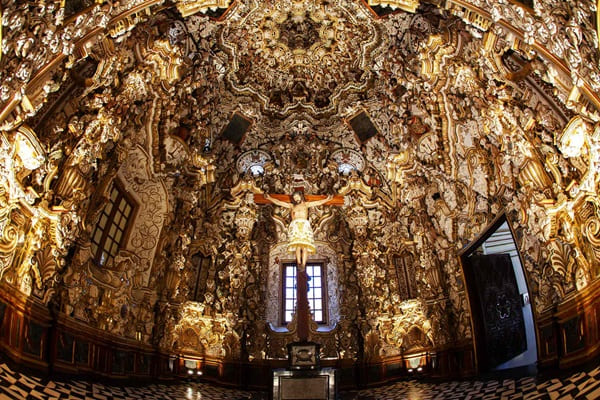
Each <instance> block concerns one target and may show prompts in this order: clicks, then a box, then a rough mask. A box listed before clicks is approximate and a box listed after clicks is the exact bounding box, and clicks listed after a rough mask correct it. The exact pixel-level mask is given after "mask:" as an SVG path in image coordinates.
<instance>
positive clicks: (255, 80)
mask: <svg viewBox="0 0 600 400" xmlns="http://www.w3.org/2000/svg"><path fill="white" fill-rule="evenodd" d="M46 3H47V4H46ZM46 3H44V4H43V5H33V4H29V3H22V4H11V5H8V6H5V9H4V10H3V12H4V17H3V19H4V21H5V22H4V32H3V35H4V38H3V55H2V59H1V60H0V63H1V65H2V69H1V71H0V74H1V77H2V79H1V81H2V84H1V86H0V100H1V101H2V111H1V114H0V123H1V125H0V129H1V130H2V132H3V133H2V153H1V155H2V159H1V160H0V161H1V163H0V168H1V169H2V171H3V174H2V176H3V177H2V178H1V181H0V182H1V183H2V188H3V189H2V192H0V194H1V195H2V203H1V204H2V207H3V208H2V210H3V211H2V213H3V214H1V215H3V217H2V218H3V219H2V221H1V222H2V225H0V226H1V227H2V229H3V230H4V231H5V236H4V238H3V239H2V241H3V242H2V243H3V246H5V248H4V250H3V251H4V252H3V253H2V254H3V255H2V256H0V257H3V258H2V259H1V260H0V261H2V264H1V267H0V277H3V279H4V280H6V281H8V282H9V283H11V284H13V285H21V286H20V287H21V290H22V291H24V292H25V293H28V294H30V295H32V296H34V297H36V298H38V299H39V301H41V302H49V301H50V300H51V299H59V300H56V301H58V303H59V304H60V307H61V310H62V311H64V312H65V313H67V314H68V315H71V316H73V317H74V318H78V319H82V320H86V321H88V322H89V323H90V324H91V325H94V326H97V327H99V328H102V329H106V330H108V331H111V332H113V333H118V334H121V335H129V336H131V337H134V336H135V331H137V332H142V333H143V335H142V337H143V340H145V341H147V342H150V341H152V340H155V341H157V342H160V345H161V346H162V347H165V348H169V347H173V346H175V347H176V346H184V347H185V346H188V347H189V348H191V349H196V350H197V349H198V346H200V345H199V344H198V343H196V342H195V341H194V340H196V339H194V334H196V335H197V336H198V337H203V335H204V336H206V335H208V334H207V333H206V332H204V333H203V334H200V333H199V332H197V330H198V329H200V328H194V329H196V331H194V329H192V328H190V327H191V326H197V325H198V321H200V320H202V321H205V322H204V323H205V324H206V329H207V330H208V331H210V332H212V333H211V335H215V337H218V339H215V343H212V344H211V345H210V346H213V347H214V349H213V350H214V352H215V354H217V353H219V354H220V352H221V348H222V346H224V345H223V343H224V342H225V339H223V337H225V336H227V334H234V335H238V336H239V335H240V332H241V330H242V329H255V330H257V331H260V329H264V328H261V321H271V319H270V318H271V316H270V315H265V313H264V312H263V311H261V310H262V309H263V308H264V307H265V304H267V303H268V302H269V301H270V300H269V299H268V297H269V296H268V293H270V290H271V289H270V288H269V287H267V284H266V282H267V281H268V279H267V278H268V277H269V276H270V274H271V272H272V271H271V269H272V268H271V266H272V265H273V264H275V259H276V258H277V257H279V256H281V257H284V254H283V253H281V254H280V253H278V251H279V250H278V249H279V248H278V246H280V245H281V244H282V243H284V242H285V239H286V238H285V226H286V223H287V222H286V221H287V220H288V219H289V217H288V216H287V215H286V214H285V213H283V211H282V210H279V209H274V208H271V207H261V206H257V205H256V204H254V202H253V201H252V196H251V194H252V193H258V192H270V193H289V192H290V191H292V190H293V188H296V187H303V188H304V190H305V191H306V192H307V193H323V194H329V193H337V194H342V195H344V196H345V205H344V206H343V207H341V208H339V209H328V208H322V209H318V210H314V215H313V216H312V219H311V221H312V223H313V225H314V227H315V230H316V235H317V239H318V241H319V243H321V245H320V246H321V251H322V252H323V253H327V254H331V258H332V259H333V260H334V261H332V263H334V264H335V266H336V267H337V270H338V271H339V274H340V277H339V281H340V288H343V291H344V293H345V297H346V300H344V301H341V300H340V304H339V309H338V311H337V313H338V320H337V321H334V322H337V323H339V324H340V326H341V328H339V329H347V330H348V331H349V332H350V331H351V332H353V333H356V332H355V331H354V330H355V329H357V328H356V326H358V325H360V324H361V323H363V322H360V321H366V322H365V323H367V324H368V325H369V328H365V332H367V336H368V334H370V333H369V332H376V333H377V335H378V337H379V338H381V339H380V340H381V343H382V344H380V345H379V348H380V347H386V346H387V347H389V350H388V351H390V352H393V351H395V350H393V349H397V348H399V345H398V343H401V342H402V340H403V339H402V338H403V335H404V334H405V333H406V331H407V329H408V328H407V327H410V326H413V325H415V326H419V327H420V328H421V329H422V330H423V331H424V332H426V334H427V336H428V337H429V340H430V341H431V342H433V343H435V344H436V345H437V344H440V345H442V344H444V343H447V342H450V341H453V340H457V338H460V337H469V335H470V323H469V315H468V305H467V304H466V300H465V296H464V284H463V282H462V278H461V272H460V266H459V263H458V259H457V254H458V252H459V251H460V249H461V248H463V246H465V245H466V244H467V243H469V242H470V241H472V240H473V239H474V238H476V237H477V235H479V234H480V233H481V232H483V230H484V229H485V227H486V226H487V225H489V224H490V223H491V222H492V221H493V220H494V218H496V217H497V216H498V215H499V214H500V213H502V212H505V213H506V215H507V217H508V219H509V221H511V224H512V226H513V228H514V230H515V233H516V239H517V244H518V246H519V249H520V250H521V252H522V253H523V254H524V255H525V256H524V264H525V265H524V267H525V269H526V270H527V273H528V276H529V282H530V286H531V288H532V291H533V300H534V305H535V308H536V310H537V312H540V313H541V312H543V311H544V310H546V309H548V308H550V307H551V306H552V305H553V304H555V303H556V302H557V301H559V300H560V299H561V298H563V297H564V296H565V295H566V294H568V293H570V292H572V291H574V290H578V289H580V288H583V287H585V286H586V285H587V284H588V283H589V282H590V281H592V280H594V279H595V278H596V277H597V276H598V273H599V271H598V265H599V261H600V260H599V259H598V257H599V256H598V254H599V253H598V246H599V242H598V240H600V238H599V235H598V232H599V229H598V227H599V226H600V219H599V218H600V214H599V211H598V196H597V184H598V170H597V168H598V162H599V158H598V157H599V155H598V146H599V144H600V137H599V136H598V130H597V127H596V126H597V125H596V123H597V121H598V120H599V119H600V114H599V113H598V106H599V105H600V99H599V97H598V89H599V88H600V70H599V68H598V50H597V48H598V38H597V32H596V26H595V22H594V21H595V17H596V10H595V3H593V2H590V1H584V2H577V4H570V3H569V2H555V1H535V2H534V4H521V3H519V2H507V1H503V2H493V1H487V0H473V1H459V0H446V1H421V2H419V1H387V2H374V1H373V2H371V1H369V3H368V4H367V3H365V2H363V1H358V0H357V1H342V0H331V1H323V2H318V1H315V2H313V1H294V0H282V1H256V0H248V1H241V0H238V1H235V2H232V3H230V2H228V1H224V2H216V3H214V4H213V3H212V2H207V1H202V0H180V1H174V2H164V1H156V0H154V1H152V0H146V1H142V0H138V1H133V0H132V1H120V2H113V3H111V2H104V1H100V2H98V3H99V4H87V3H86V2H85V1H83V2H80V4H75V3H72V4H71V6H70V7H66V8H65V7H63V6H61V4H60V2H46ZM67 4H70V2H67ZM87 6H89V7H87ZM86 7H87V8H86ZM65 13H67V14H69V13H73V15H65ZM24 149H25V150H24ZM114 177H118V179H120V181H122V182H123V184H124V186H126V188H127V190H128V191H130V192H131V193H132V196H134V198H135V200H136V201H137V202H138V203H139V208H138V212H137V215H136V221H135V225H134V227H133V228H132V232H131V234H130V235H129V238H128V241H127V243H126V244H124V246H123V248H122V251H121V252H120V253H119V257H117V259H116V260H115V263H114V264H115V265H114V266H110V268H108V269H103V268H98V267H97V266H96V265H94V264H93V262H92V261H91V260H90V258H91V254H90V245H89V241H90V238H89V235H90V233H91V231H92V229H93V227H94V226H95V224H96V222H97V220H98V216H99V213H100V211H101V210H102V207H103V204H104V199H103V196H105V193H106V191H107V187H108V185H110V182H111V181H112V179H113V178H114ZM15 207H19V208H22V209H23V210H25V211H23V213H24V215H33V216H34V217H35V218H34V219H33V221H34V222H31V224H28V223H25V222H23V221H22V220H20V219H19V218H18V217H15V216H11V214H10V213H11V211H7V210H13V209H15ZM11 227H12V228H11ZM8 229H13V230H14V232H15V233H14V235H15V236H14V237H15V239H14V240H13V241H14V242H15V243H17V241H19V243H26V244H27V245H26V246H24V247H23V248H22V250H17V249H16V247H11V246H12V244H11V243H12V242H11V240H12V239H11V237H12V236H11V235H8V232H9V231H8ZM10 232H12V231H10ZM42 243H46V244H50V245H49V246H47V245H44V246H46V247H44V246H42ZM15 246H16V245H15ZM44 248H49V249H51V250H50V254H46V253H44V251H45V250H44ZM18 251H22V252H25V253H19V254H17V252H18ZM401 253H409V254H411V255H412V257H413V260H414V263H415V265H416V272H415V273H416V277H417V281H418V285H419V299H420V302H419V303H418V304H416V303H410V304H409V303H407V304H404V303H401V302H400V301H399V299H398V296H397V294H396V293H397V291H398V288H397V287H396V286H397V285H398V283H395V282H396V280H395V279H393V271H392V268H391V267H390V264H391V261H390V260H391V259H392V257H393V255H396V254H401ZM196 256H202V257H208V258H210V259H211V260H212V261H211V267H210V270H209V272H208V273H207V275H205V276H204V277H203V278H202V279H199V278H198V274H199V272H198V268H199V267H198V265H197V260H196V259H195V258H194V257H196ZM27 257H29V259H35V260H36V262H35V263H30V264H28V266H23V267H19V266H18V265H17V264H19V263H20V261H19V260H23V259H26V258H27ZM24 276H29V277H30V278H29V282H30V283H29V284H22V283H21V284H18V283H17V282H20V281H22V280H23V277H24ZM198 285H201V286H202V287H201V289H200V293H201V294H202V296H201V297H197V298H196V299H195V301H193V302H187V301H188V300H189V299H190V296H191V295H190V293H198V288H197V286H198ZM340 290H342V289H340ZM106 293H111V295H110V296H108V300H106V301H104V302H99V301H98V300H97V298H98V297H99V296H100V297H102V296H106ZM359 294H360V295H361V297H360V301H359V300H358V296H359ZM95 299H96V300H95ZM157 301H158V302H159V304H160V307H163V309H164V310H167V311H165V312H163V313H161V316H160V317H158V318H157V320H156V324H158V325H159V326H160V329H161V330H162V331H163V332H166V334H164V335H160V337H156V336H155V337H154V338H152V325H153V324H154V321H151V322H149V319H150V317H148V315H149V314H151V312H152V310H153V309H154V307H155V304H156V303H157ZM100 303H101V304H100ZM89 304H96V305H97V307H89ZM399 304H400V305H399ZM124 305H125V306H126V307H125V309H123V306H124ZM269 307H270V306H266V308H267V309H271V308H273V307H271V308H269ZM403 307H404V308H403ZM407 307H408V308H410V310H412V311H410V312H407V311H406V309H407ZM123 310H124V311H123ZM169 310H170V311H169ZM403 310H404V311H403ZM267 314H268V312H267ZM401 316H402V317H401ZM388 317H396V319H395V320H394V322H393V323H392V322H390V321H389V320H386V321H388V322H387V323H388V325H386V324H384V323H381V321H379V320H378V318H379V319H381V318H383V319H385V318H388ZM161 318H162V319H161ZM273 318H275V317H273ZM241 320H243V321H244V322H243V323H242V322H240V321H241ZM186 321H187V322H186ZM215 321H217V322H218V323H217V322H215ZM344 321H352V324H354V325H352V326H350V325H348V326H344ZM455 323H456V324H457V326H458V327H459V328H458V329H457V330H456V332H453V333H452V334H449V333H448V332H449V331H448V329H447V327H448V326H450V325H451V324H455ZM186 324H187V325H186ZM219 324H220V325H219ZM356 324H358V325H356ZM390 324H391V325H390ZM394 324H395V325H394ZM402 324H405V325H406V326H404V325H402ZM223 325H224V326H227V329H224V330H221V328H220V326H223ZM242 325H243V328H242ZM392 325H393V326H392ZM215 326H217V328H215ZM248 326H251V328H248ZM189 329H192V332H190V331H189ZM353 329H354V330H353ZM194 332H195V333H194ZM403 332H404V333H403ZM363 333H364V332H363ZM373 334H375V333H373ZM186 335H187V336H186ZM219 335H220V336H219ZM452 335H455V336H454V337H451V336H452ZM209 336H210V335H209ZM190 337H191V338H190ZM185 338H187V339H185ZM184 339H185V340H184ZM186 340H187V342H185V341H186ZM198 340H200V339H198ZM183 342H185V343H187V344H182V343H183ZM195 343H196V344H195ZM194 346H195V347H194ZM202 346H204V348H207V349H208V348H212V347H210V346H209V345H208V344H207V343H203V345H202ZM261 346H263V344H261V343H253V344H248V349H249V350H248V351H249V352H250V353H251V354H253V355H254V357H260V354H261ZM352 346H354V345H349V347H352ZM263 347H264V346H263ZM223 351H225V350H223ZM228 351H229V350H228ZM372 351H373V352H377V351H379V350H376V349H372ZM352 354H354V353H352V351H349V352H348V357H352ZM262 357H264V354H263V355H262Z"/></svg>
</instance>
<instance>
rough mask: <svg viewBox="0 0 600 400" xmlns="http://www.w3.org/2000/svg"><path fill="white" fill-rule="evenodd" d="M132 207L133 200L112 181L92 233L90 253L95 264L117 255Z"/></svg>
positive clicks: (107, 261) (102, 263) (131, 213)
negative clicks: (106, 199)
mask: <svg viewBox="0 0 600 400" xmlns="http://www.w3.org/2000/svg"><path fill="white" fill-rule="evenodd" d="M134 209H135V204H134V203H133V201H132V200H131V199H130V198H129V197H128V196H127V194H126V192H125V190H123V189H122V188H121V186H120V185H119V184H118V182H116V181H114V182H113V185H112V188H111V190H110V195H109V199H108V202H107V203H106V205H105V206H104V210H102V214H101V215H100V218H99V219H98V223H97V224H96V227H95V228H94V232H93V233H92V254H93V256H94V261H95V262H96V264H98V265H100V266H103V265H106V264H107V263H109V261H111V260H112V259H113V258H114V257H115V256H116V255H117V252H118V251H119V249H120V248H121V246H122V244H123V243H124V239H125V236H126V233H127V229H128V227H129V222H130V219H131V216H132V215H133V211H134Z"/></svg>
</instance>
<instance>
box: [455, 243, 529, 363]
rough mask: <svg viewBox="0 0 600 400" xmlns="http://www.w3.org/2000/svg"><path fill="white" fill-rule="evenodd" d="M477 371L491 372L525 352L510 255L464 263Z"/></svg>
mask: <svg viewBox="0 0 600 400" xmlns="http://www.w3.org/2000/svg"><path fill="white" fill-rule="evenodd" d="M464 266H465V277H466V279H467V286H468V289H469V295H470V299H471V312H472V313H473V319H474V325H475V336H476V337H475V340H476V342H477V352H478V359H479V364H480V368H481V369H482V370H486V369H491V368H494V367H496V366H498V365H499V364H502V363H504V362H506V361H508V360H510V359H511V358H513V357H515V356H517V355H518V354H521V353H522V352H524V351H525V350H526V349H527V338H526V336H525V322H524V320H523V310H522V305H521V297H520V294H519V289H518V286H517V280H516V278H515V273H514V271H513V267H512V262H511V259H510V255H508V254H490V255H471V256H470V257H466V258H465V259H464Z"/></svg>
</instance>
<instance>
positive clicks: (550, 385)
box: [343, 367, 600, 400]
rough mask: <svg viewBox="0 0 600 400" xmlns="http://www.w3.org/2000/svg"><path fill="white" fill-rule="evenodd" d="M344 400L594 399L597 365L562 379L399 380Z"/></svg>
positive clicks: (599, 392)
mask: <svg viewBox="0 0 600 400" xmlns="http://www.w3.org/2000/svg"><path fill="white" fill-rule="evenodd" d="M343 399H344V400H355V399H356V400H380V399H386V400H400V399H402V400H404V399H407V400H413V399H414V400H438V399H439V400H447V399H456V400H459V399H464V400H467V399H468V400H488V399H490V400H491V399H502V400H503V399H507V400H509V399H524V400H534V399H536V400H538V399H540V400H541V399H544V400H546V399H547V400H559V399H560V400H580V399H581V400H583V399H586V400H596V399H600V367H596V368H594V369H592V370H591V371H588V372H577V373H574V374H572V375H570V376H568V377H565V378H561V379H558V378H554V379H546V380H544V379H539V380H538V379H537V378H536V377H526V378H520V379H502V380H487V381H462V382H455V381H454V382H442V383H428V382H420V381H414V380H413V381H402V382H396V383H394V384H392V385H387V386H382V387H379V388H375V389H368V390H361V391H359V392H357V393H355V394H353V396H344V397H343Z"/></svg>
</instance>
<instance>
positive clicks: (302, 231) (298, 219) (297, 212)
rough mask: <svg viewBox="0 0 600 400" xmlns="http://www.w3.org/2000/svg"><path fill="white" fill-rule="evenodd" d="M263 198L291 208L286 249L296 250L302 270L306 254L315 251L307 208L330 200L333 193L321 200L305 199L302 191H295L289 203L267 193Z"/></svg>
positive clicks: (297, 259) (299, 267) (297, 262)
mask: <svg viewBox="0 0 600 400" xmlns="http://www.w3.org/2000/svg"><path fill="white" fill-rule="evenodd" d="M264 198H265V199H266V200H268V201H269V202H271V203H273V204H276V205H278V206H281V207H285V208H291V214H292V222H290V226H289V227H288V238H289V244H288V250H289V251H290V252H296V264H297V265H298V269H300V270H304V268H305V267H306V261H307V260H308V255H309V254H311V253H315V252H316V248H315V238H314V234H313V230H312V228H311V227H310V222H309V221H308V209H309V207H316V206H320V205H323V204H325V203H327V202H329V201H331V199H333V195H329V196H327V197H326V198H324V199H321V200H315V201H306V200H305V199H304V193H302V192H301V191H296V192H294V193H293V194H292V199H291V200H292V202H291V203H289V202H287V201H282V200H279V199H277V198H275V197H271V196H270V195H268V194H265V195H264Z"/></svg>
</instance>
